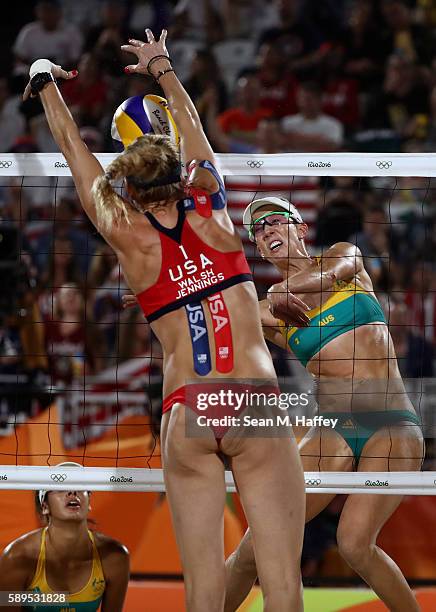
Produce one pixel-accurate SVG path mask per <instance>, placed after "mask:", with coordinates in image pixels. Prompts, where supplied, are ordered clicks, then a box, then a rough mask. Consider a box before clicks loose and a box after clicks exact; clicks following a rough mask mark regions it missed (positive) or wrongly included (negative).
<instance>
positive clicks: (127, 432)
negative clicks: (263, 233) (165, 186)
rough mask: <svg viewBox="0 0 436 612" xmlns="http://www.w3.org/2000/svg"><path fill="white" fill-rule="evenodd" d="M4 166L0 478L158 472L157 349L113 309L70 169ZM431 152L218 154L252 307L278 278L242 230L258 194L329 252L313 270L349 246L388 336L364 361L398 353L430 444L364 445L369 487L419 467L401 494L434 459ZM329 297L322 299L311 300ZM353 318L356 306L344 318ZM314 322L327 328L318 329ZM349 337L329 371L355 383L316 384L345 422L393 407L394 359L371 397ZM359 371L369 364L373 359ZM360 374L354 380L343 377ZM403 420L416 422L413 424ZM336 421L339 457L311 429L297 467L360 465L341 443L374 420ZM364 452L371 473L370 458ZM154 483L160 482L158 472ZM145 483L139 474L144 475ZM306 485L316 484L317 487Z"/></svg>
mask: <svg viewBox="0 0 436 612" xmlns="http://www.w3.org/2000/svg"><path fill="white" fill-rule="evenodd" d="M4 157H5V159H4V160H0V176H1V186H0V198H1V203H2V210H3V214H2V221H1V225H0V231H1V241H0V250H1V254H2V256H1V261H2V263H1V274H2V279H1V280H2V288H3V291H2V298H1V303H0V317H1V333H2V337H1V345H0V347H1V353H0V360H1V361H0V364H1V365H0V378H1V388H2V391H1V399H0V465H1V466H2V469H3V467H4V469H5V470H6V469H7V466H11V467H12V466H26V467H28V466H53V465H55V464H57V463H59V462H60V461H63V460H65V459H66V458H70V459H71V460H73V461H79V462H80V463H82V464H83V465H84V466H86V467H89V468H92V469H94V474H98V470H95V468H96V466H99V467H102V468H107V469H109V470H112V469H121V468H122V469H123V474H127V473H132V474H133V472H129V470H130V469H134V468H144V467H147V468H160V449H159V439H158V433H159V425H160V413H161V405H162V392H161V374H162V353H161V349H160V346H159V345H158V343H157V341H156V339H155V338H154V337H153V335H152V333H151V330H150V327H149V325H148V324H147V323H146V322H145V320H144V319H143V317H142V315H141V314H140V313H139V309H137V308H133V309H127V310H125V311H123V310H122V309H121V305H120V304H121V295H122V294H124V293H125V292H126V291H127V290H128V288H127V286H126V285H125V282H124V279H123V276H122V273H121V271H120V268H119V265H118V263H117V260H116V257H115V254H114V253H113V252H112V251H111V249H110V248H109V247H108V246H107V245H106V244H105V243H104V242H103V241H102V239H101V238H100V237H99V236H98V234H97V233H96V231H95V229H94V228H93V227H92V226H91V225H90V223H89V221H87V219H86V218H85V216H84V214H83V213H82V211H81V208H80V205H79V202H78V199H77V194H76V191H75V188H74V185H73V183H72V179H71V178H70V177H69V176H67V174H68V168H67V167H65V162H63V160H62V158H61V157H60V156H54V155H29V156H7V155H5V156H4ZM424 157H425V159H424ZM428 157H429V156H423V158H420V157H419V156H416V155H415V156H413V155H410V156H407V155H402V156H401V159H400V158H396V156H395V155H392V156H390V158H389V159H388V160H385V159H383V158H382V159H381V158H380V156H378V157H373V158H372V157H371V156H365V159H362V158H359V157H358V156H354V157H353V156H352V155H348V156H347V155H344V154H337V155H331V156H323V159H324V158H325V161H324V162H323V161H320V160H319V159H318V158H316V160H315V161H311V159H309V158H308V156H304V158H302V157H299V156H296V155H293V156H292V157H291V156H286V155H282V156H264V157H263V158H262V159H258V158H256V157H251V156H222V159H221V163H222V167H223V173H224V175H225V180H226V188H227V192H228V199H229V211H230V214H231V217H232V219H233V221H234V223H235V224H236V226H237V228H238V231H240V234H241V238H242V240H243V243H244V247H245V250H246V254H247V258H248V261H249V264H250V267H251V269H252V272H253V275H254V278H255V281H256V286H257V289H258V293H259V297H260V298H261V299H262V298H264V297H265V295H266V291H267V289H268V288H269V287H270V286H271V285H272V284H273V283H275V282H278V281H279V280H281V276H280V274H279V273H278V271H277V269H276V268H275V267H274V266H273V265H271V263H270V262H269V261H267V259H265V258H262V257H261V256H260V254H259V252H258V251H257V249H256V246H255V245H254V244H253V243H251V242H249V240H248V235H247V232H246V229H245V228H243V227H242V212H243V210H244V208H245V206H246V205H247V204H248V203H249V202H251V201H252V200H253V199H255V198H258V197H261V196H264V195H267V194H270V195H271V194H273V195H279V196H283V197H286V198H289V199H290V200H291V201H292V202H293V203H294V204H295V205H296V206H297V208H298V209H299V210H300V212H301V213H302V215H303V218H304V221H305V222H306V223H307V225H308V233H307V236H306V244H307V247H308V251H309V253H310V254H311V255H313V256H315V255H318V256H321V255H323V256H324V257H323V258H321V259H320V260H319V261H320V266H321V270H322V265H323V263H322V262H323V261H324V262H325V261H328V259H326V257H328V253H327V255H326V252H327V250H328V248H329V246H330V245H331V244H334V243H338V242H351V243H354V244H357V245H358V246H359V247H360V249H361V251H362V254H363V256H364V263H365V267H366V269H367V270H368V273H369V276H370V278H371V280H372V282H373V285H374V290H375V294H376V295H377V298H378V300H379V302H380V304H381V307H382V309H383V311H384V315H385V317H386V321H387V324H388V328H389V331H390V334H391V336H392V341H393V343H392V344H389V343H387V344H386V343H385V344H386V346H385V349H384V350H385V353H383V352H380V351H378V352H377V351H375V352H374V351H372V352H371V351H370V353H371V355H373V357H371V359H373V360H375V361H377V360H379V361H380V368H381V370H382V369H383V363H384V362H394V360H395V359H396V358H397V359H398V364H399V369H400V371H401V374H402V376H403V378H404V380H405V386H406V389H407V393H408V397H409V398H410V400H411V401H412V403H413V405H414V407H415V410H416V412H417V414H418V416H419V418H420V420H421V423H422V426H423V431H424V435H425V439H426V446H427V448H426V458H425V461H424V445H423V444H424V443H423V440H421V441H420V444H419V449H418V450H417V449H416V446H414V447H411V448H410V453H409V455H407V453H406V455H405V454H404V451H402V452H401V459H403V460H404V461H400V457H398V456H397V454H396V449H397V448H398V444H397V441H396V440H395V439H394V438H395V436H392V435H391V433H390V429H389V431H388V433H389V439H387V440H386V444H385V446H383V445H382V446H380V445H378V446H376V447H374V448H375V451H374V453H373V454H371V452H370V450H368V448H369V449H370V447H369V446H368V447H367V449H366V451H365V453H364V458H365V460H367V462H366V463H365V465H366V466H367V469H368V471H369V470H371V471H375V472H380V478H378V479H377V478H376V477H375V476H376V474H374V478H373V481H374V482H376V481H377V480H378V481H379V482H380V483H383V482H384V480H383V474H382V473H385V472H390V471H392V470H394V471H397V470H398V471H400V472H401V471H405V470H414V471H415V473H414V474H413V475H412V474H409V475H408V474H406V475H405V479H404V478H403V477H402V476H401V477H400V479H399V480H398V483H399V484H398V486H401V487H403V488H404V487H406V488H407V487H409V486H410V487H412V488H413V487H415V488H419V486H423V484H422V483H423V481H422V478H421V477H422V475H419V474H417V473H416V470H419V469H420V466H421V463H422V462H423V467H424V470H431V469H432V462H433V456H434V451H433V441H432V439H433V435H432V432H433V429H434V423H433V411H432V405H433V404H434V397H435V393H436V385H435V383H434V378H433V367H434V363H433V346H434V342H435V335H434V330H435V321H434V319H435V317H436V308H435V291H434V289H435V275H434V270H433V266H434V255H433V252H434V234H433V226H434V224H433V208H434V204H435V199H436V182H435V181H436V179H435V178H432V177H431V176H430V174H432V171H431V163H430V162H431V160H430V162H429V159H428ZM405 158H409V159H405ZM110 159H111V156H109V155H103V156H102V160H103V162H107V161H109V160H110ZM391 160H393V161H394V168H392V161H391ZM359 161H360V163H359ZM9 162H10V165H9V166H8V163H9ZM62 164H63V165H62ZM368 164H370V166H369V165H368ZM294 168H295V170H294ZM332 168H333V170H332ZM411 168H413V169H414V172H415V173H416V174H421V176H416V177H414V178H410V177H408V176H407V175H406V176H401V175H402V174H403V175H404V174H406V173H412V172H411ZM417 169H418V170H417ZM298 170H299V172H298V173H297V171H298ZM290 171H292V172H295V174H291V172H290ZM395 172H397V176H394V173H395ZM425 173H427V174H428V176H425ZM52 174H53V175H54V176H51V175H52ZM359 174H360V175H362V174H363V175H364V176H358V175H359ZM365 174H366V175H367V176H365ZM269 259H273V258H271V257H270V258H269ZM290 290H292V288H291V287H290ZM329 297H331V296H330V295H329V294H326V295H324V294H323V296H322V301H323V302H324V301H325V300H326V299H328V298H329ZM355 299H356V292H354V297H353V300H355ZM357 310H358V306H357V303H356V304H355V305H354V306H353V313H354V314H353V316H354V317H356V313H357ZM326 316H327V317H328V313H327V315H326ZM324 324H325V326H328V325H330V327H332V326H333V327H335V325H336V323H335V321H328V320H326V321H325V322H324ZM324 324H323V323H322V322H321V324H320V325H319V327H318V328H317V333H318V332H319V334H321V331H322V329H323V327H324ZM341 331H343V330H341ZM357 331H358V325H357V324H356V325H355V326H354V330H353V341H352V343H351V353H350V352H349V348H348V349H347V350H348V352H346V353H345V354H343V355H341V354H335V355H334V357H333V359H334V360H335V361H341V360H342V361H343V362H344V363H343V368H344V375H343V376H342V377H341V376H339V375H338V378H339V379H340V380H341V381H342V382H343V381H344V380H345V379H347V378H348V383H347V384H349V381H350V379H351V388H346V389H345V388H341V389H338V386H337V384H338V383H337V381H336V383H335V385H336V386H335V387H334V388H333V390H332V389H331V388H330V389H327V390H326V389H324V390H321V394H323V395H324V396H326V397H327V396H335V395H337V396H338V397H339V396H341V397H342V400H341V401H343V398H344V397H348V400H347V401H348V402H349V404H350V409H349V411H350V413H353V410H354V407H353V402H356V401H357V402H358V403H359V402H360V410H362V403H363V402H365V401H366V397H367V396H368V397H369V396H371V398H372V399H371V401H370V400H368V403H369V405H368V407H367V408H366V411H371V410H372V409H373V407H374V402H379V405H378V406H379V407H378V409H379V410H380V404H381V406H382V407H383V408H392V407H393V405H392V397H391V396H392V394H395V389H394V390H393V389H391V388H390V385H391V380H390V374H389V373H390V372H391V370H392V368H393V367H394V366H392V368H387V372H388V376H387V377H386V376H384V375H383V376H382V375H381V376H380V381H382V382H381V383H380V381H379V382H378V383H377V384H379V385H380V388H378V389H374V388H371V389H367V388H366V387H365V380H364V378H363V377H362V375H361V374H360V372H361V371H363V370H362V368H364V365H365V364H362V363H361V362H363V360H364V358H363V357H362V356H361V353H362V346H361V342H362V336H361V335H359V334H358V333H357ZM376 341H377V338H376V337H374V342H376ZM270 349H271V352H272V355H273V359H274V364H275V368H276V371H277V374H278V377H279V382H280V384H281V386H282V388H287V389H291V390H293V391H295V392H299V393H307V394H308V396H309V397H310V398H314V397H315V395H316V393H318V394H319V393H320V389H315V388H314V386H313V377H312V376H310V375H309V374H308V373H307V371H306V370H305V369H304V368H303V367H302V365H301V364H300V362H299V360H298V359H297V356H296V354H293V353H291V352H289V351H286V350H284V349H283V348H279V347H277V346H275V345H272V344H271V345H270ZM394 349H395V353H394V352H393V351H394ZM386 351H387V353H386ZM359 355H360V356H359ZM330 358H331V357H330V356H329V354H328V353H327V354H326V357H325V359H324V357H323V355H322V353H321V359H319V360H318V362H319V363H318V365H317V367H318V368H319V367H321V366H322V365H323V364H322V361H323V360H324V361H326V360H327V361H328V359H330ZM366 360H367V359H366ZM314 361H316V360H314ZM367 361H368V360H367ZM320 363H321V365H320ZM324 365H325V364H324ZM370 367H372V368H374V364H371V365H370ZM350 368H351V370H352V375H351V377H350V376H349V370H350ZM356 368H357V370H356V371H358V374H356V376H354V370H355V369H356ZM340 371H341V370H339V372H340ZM312 373H313V368H312ZM343 384H345V383H343ZM339 386H340V385H339ZM359 396H360V399H359ZM356 398H357V399H356ZM362 398H363V399H362ZM374 398H376V399H374ZM381 398H383V399H381ZM318 399H319V398H318ZM330 399H331V398H330ZM333 399H335V398H333ZM336 399H337V398H336ZM338 401H339V400H338ZM371 402H372V403H371ZM389 402H390V403H389ZM335 405H336V404H335V402H334V401H333V403H331V402H330V403H328V406H329V407H330V408H329V410H327V411H328V412H337V411H339V410H341V406H340V405H339V404H338V406H339V407H338V408H337V409H336V410H335V409H334V407H335ZM401 405H402V404H401V403H400V404H399V405H398V406H394V407H397V408H399V407H401ZM332 406H333V409H332ZM358 409H359V408H357V410H358ZM321 412H322V410H321V411H320V410H319V408H318V406H317V404H316V402H315V401H314V400H313V399H311V400H310V402H309V407H307V408H305V409H304V411H301V412H300V413H299V412H298V410H296V411H295V416H305V417H306V418H313V417H314V416H316V415H319V414H320V413H321ZM403 420H404V419H403ZM400 424H402V425H404V427H405V428H409V429H410V427H411V426H412V425H413V426H414V427H416V428H418V425H417V424H416V423H415V424H412V425H411V424H410V423H409V424H407V423H403V422H402V423H400ZM340 426H341V428H342V429H341V433H342V435H343V436H344V439H345V440H347V435H348V442H347V444H345V443H344V444H343V445H342V448H343V453H342V451H341V449H339V450H338V448H335V450H334V453H331V451H330V450H329V448H330V447H329V442H328V438H327V439H325V438H323V436H318V438H317V440H316V444H311V445H309V446H306V450H305V447H303V450H302V454H303V456H304V455H305V456H306V459H307V460H308V461H309V462H308V464H307V465H309V466H310V467H309V468H308V471H310V472H313V473H315V472H322V471H323V469H325V468H324V465H323V461H324V459H325V458H328V457H329V456H330V455H332V456H333V455H334V456H335V457H336V458H337V459H338V460H340V459H343V461H342V462H341V461H338V463H337V464H336V465H337V467H333V468H331V467H330V468H328V469H335V470H336V472H340V471H341V470H345V471H347V470H349V469H356V463H355V462H354V463H353V464H352V465H349V464H348V463H347V461H348V460H351V459H352V458H350V439H351V440H353V439H354V441H355V444H356V445H357V446H358V445H359V444H361V440H362V439H364V437H365V436H367V437H368V433H369V430H371V427H373V429H376V427H375V426H374V423H372V422H369V423H368V422H366V423H363V424H357V425H356V423H353V422H351V423H348V424H347V422H346V421H345V422H343V423H340ZM356 428H357V430H358V431H357V433H356ZM347 429H348V431H347ZM350 430H351V431H350ZM405 431H406V429H405ZM296 432H297V435H298V436H299V437H302V436H303V435H304V433H305V432H306V429H305V428H304V427H301V428H299V427H297V428H296ZM350 435H351V438H350ZM353 435H354V438H353ZM356 440H357V442H356ZM357 446H356V448H354V449H353V450H354V451H355V453H357ZM380 448H381V449H382V451H380ZM370 459H372V460H373V463H372V464H370V463H368V462H369V460H370ZM407 460H408V461H407ZM310 461H312V462H310ZM126 469H127V471H126ZM37 471H38V470H37ZM5 473H6V472H5ZM38 473H41V474H42V472H38ZM14 474H15V475H16V472H14ZM19 474H20V476H19V478H20V479H21V480H20V482H21V481H22V482H24V483H26V481H27V482H28V486H29V488H37V487H36V484H35V482H33V484H32V479H34V478H36V476H32V474H33V475H35V474H36V472H35V471H33V472H32V470H27V472H25V474H24V476H23V472H22V470H21V471H20V472H19ZM47 474H48V472H47ZM47 474H46V475H45V476H44V477H46V476H47ZM155 476H156V478H157V479H158V480H159V478H160V473H159V472H156V473H155ZM332 476H333V475H332ZM349 476H353V475H352V474H351V475H347V477H346V478H345V480H344V481H343V482H346V483H348V484H345V485H343V486H345V489H344V490H346V489H347V487H348V490H349V489H350V488H352V487H353V482H354V485H355V486H357V485H359V482H360V481H358V480H356V479H354V481H353V480H352V479H350V478H349ZM47 477H48V476H47ZM81 477H82V478H84V477H83V474H82V476H81ZM90 477H92V475H91V476H90ZM104 477H105V478H106V477H107V473H106V472H105V475H104ZM135 477H138V473H137V472H135ZM428 477H429V478H428V479H427V480H426V481H425V482H426V483H427V485H428V488H429V487H430V486H434V481H433V482H432V476H431V473H430V472H429V474H428ZM86 478H88V476H86ZM147 478H148V476H147V475H146V476H143V477H142V481H141V482H145V481H146V480H147ZM318 480H319V477H318V476H317V475H316V474H315V475H312V477H311V478H310V477H307V482H309V481H311V482H318ZM391 480H392V479H391ZM106 481H107V480H106ZM394 481H395V479H394V480H392V482H394ZM156 482H157V481H156ZM159 482H160V481H159ZM324 483H325V484H326V486H328V487H334V486H336V489H337V490H342V489H341V486H342V485H341V486H339V485H338V478H336V480H335V479H334V477H333V480H331V478H330V480H329V478H327V480H326V479H324V481H323V484H324ZM0 484H1V483H0ZM97 484H98V483H97ZM97 484H94V486H97ZM102 486H103V488H104V484H103V485H102ZM156 486H157V485H156ZM162 486H163V484H159V487H162ZM309 486H311V485H309ZM313 486H314V487H315V488H316V487H318V488H319V484H315V485H313ZM362 486H363V485H362ZM375 488H377V485H375ZM379 488H381V489H383V486H382V485H381V486H380V487H379Z"/></svg>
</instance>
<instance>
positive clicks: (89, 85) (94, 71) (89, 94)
mask: <svg viewBox="0 0 436 612" xmlns="http://www.w3.org/2000/svg"><path fill="white" fill-rule="evenodd" d="M62 94H63V96H64V98H65V100H66V102H67V103H68V105H69V106H70V109H71V112H72V113H73V114H74V115H75V116H76V117H77V121H78V122H79V124H80V125H94V126H95V125H97V124H98V121H99V120H100V119H101V116H102V114H103V109H104V107H105V104H106V101H107V96H108V86H107V84H106V82H105V79H104V77H103V75H102V70H101V65H100V63H99V61H98V59H97V57H96V55H93V54H91V53H85V54H84V55H82V57H81V59H80V63H79V75H78V77H77V78H75V79H72V80H71V81H65V82H64V83H63V84H62Z"/></svg>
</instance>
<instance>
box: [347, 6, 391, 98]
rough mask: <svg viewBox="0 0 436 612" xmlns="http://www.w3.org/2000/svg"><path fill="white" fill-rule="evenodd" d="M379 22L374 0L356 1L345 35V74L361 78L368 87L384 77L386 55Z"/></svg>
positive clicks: (364, 85)
mask: <svg viewBox="0 0 436 612" xmlns="http://www.w3.org/2000/svg"><path fill="white" fill-rule="evenodd" d="M379 22H380V19H379V17H378V16H377V14H376V11H375V7H374V1H373V0H359V2H353V4H352V5H351V8H350V13H349V19H348V23H347V25H346V27H345V30H344V32H343V35H342V36H341V39H342V40H343V42H344V45H345V48H346V50H347V54H346V63H345V72H346V74H348V75H349V76H350V77H353V78H357V79H359V81H360V83H361V84H362V86H363V87H365V88H368V87H370V86H371V85H374V84H377V83H378V81H381V80H382V78H383V68H382V66H383V62H384V59H385V56H384V55H383V52H382V50H381V44H380V37H381V28H380V23H379Z"/></svg>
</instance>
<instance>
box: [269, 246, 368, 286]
mask: <svg viewBox="0 0 436 612" xmlns="http://www.w3.org/2000/svg"><path fill="white" fill-rule="evenodd" d="M362 270H363V259H362V254H361V252H360V250H359V249H358V248H357V247H356V246H355V245H354V244H350V243H349V242H338V243H337V244H334V245H333V246H331V247H330V248H329V249H328V250H327V251H326V252H325V253H324V255H323V256H322V261H321V265H320V266H318V267H316V268H315V266H314V268H313V270H310V271H309V272H307V271H303V272H298V273H297V274H294V275H293V276H291V277H290V278H286V279H285V280H284V281H282V282H281V283H277V284H276V285H273V286H272V287H271V288H270V290H269V293H280V292H288V291H291V292H292V293H296V294H305V293H316V292H320V291H329V290H330V289H331V288H332V287H333V284H334V283H335V282H336V281H341V280H342V281H349V280H351V279H352V278H354V277H355V276H356V275H357V274H359V272H361V271H362Z"/></svg>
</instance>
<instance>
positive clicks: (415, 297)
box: [405, 261, 436, 378]
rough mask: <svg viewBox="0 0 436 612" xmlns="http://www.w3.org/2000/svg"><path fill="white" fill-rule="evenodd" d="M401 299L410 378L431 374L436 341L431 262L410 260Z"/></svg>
mask: <svg viewBox="0 0 436 612" xmlns="http://www.w3.org/2000/svg"><path fill="white" fill-rule="evenodd" d="M408 277H409V278H410V284H408V287H407V290H406V297H405V303H406V306H407V319H408V321H407V322H408V324H409V351H408V358H407V363H408V366H407V369H408V373H409V376H411V377H414V378H421V377H431V376H433V357H434V354H435V344H436V334H435V330H436V275H435V273H434V270H433V266H432V264H431V263H428V262H423V261H414V262H412V263H411V267H410V274H409V275H408Z"/></svg>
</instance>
